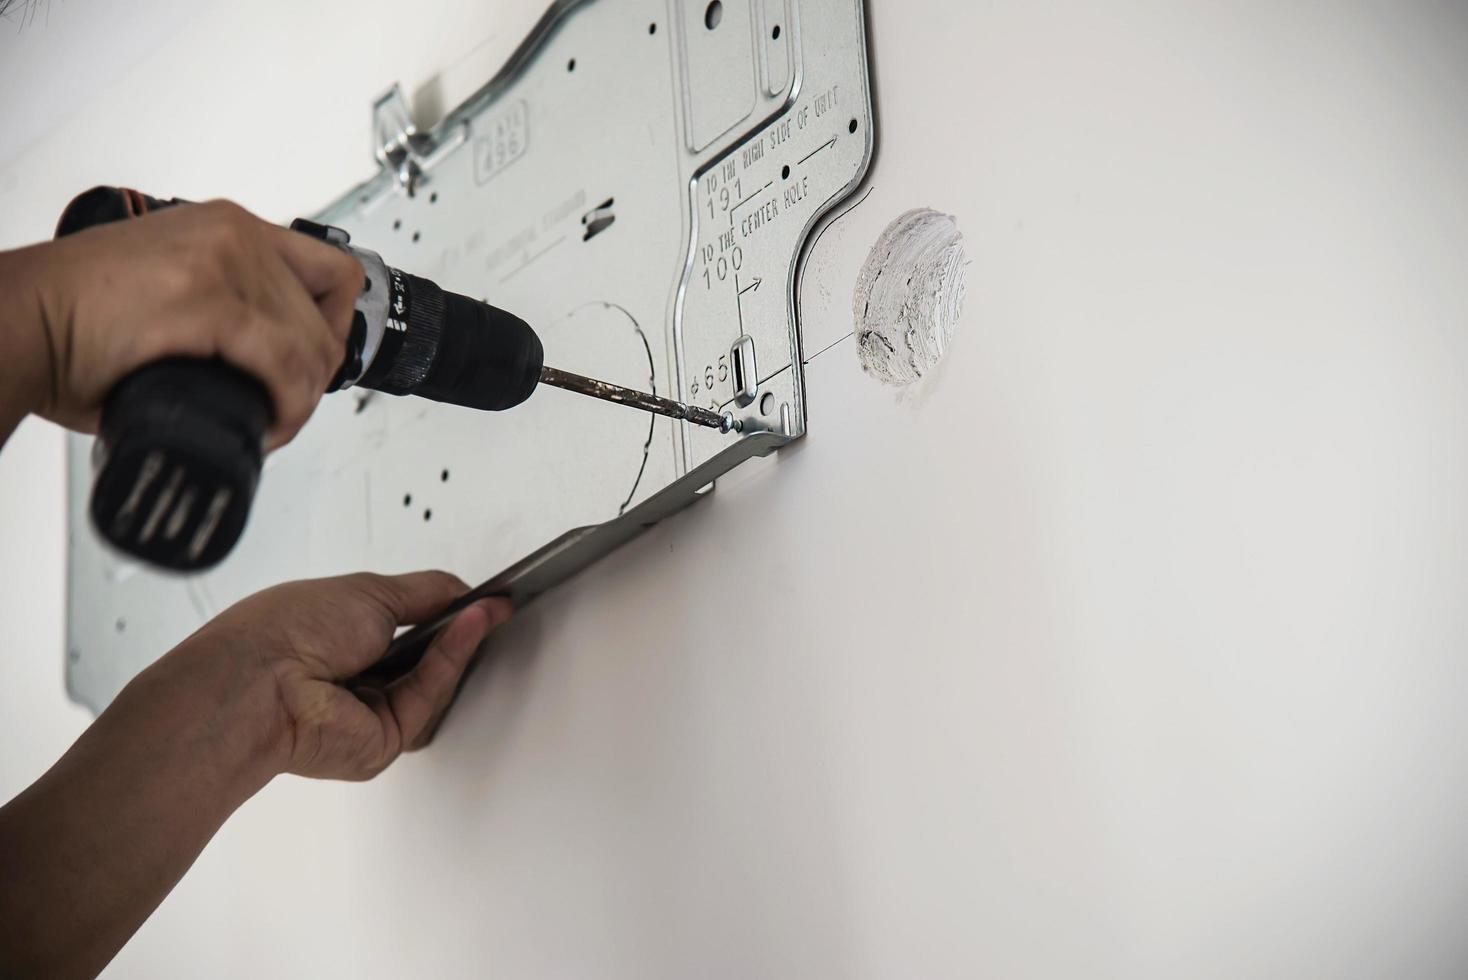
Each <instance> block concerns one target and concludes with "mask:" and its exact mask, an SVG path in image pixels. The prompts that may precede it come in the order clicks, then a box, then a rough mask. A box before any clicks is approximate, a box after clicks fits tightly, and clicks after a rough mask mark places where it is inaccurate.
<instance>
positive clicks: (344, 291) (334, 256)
mask: <svg viewBox="0 0 1468 980" xmlns="http://www.w3.org/2000/svg"><path fill="white" fill-rule="evenodd" d="M267 236H268V241H269V242H270V244H271V247H272V248H274V249H275V251H276V253H277V254H278V255H279V256H280V257H281V258H282V259H283V260H284V261H285V263H286V265H288V266H289V267H290V269H291V271H292V272H293V273H294V274H295V276H296V278H297V279H299V280H300V281H301V284H302V285H304V286H305V287H306V291H307V292H308V293H310V294H311V296H312V298H314V299H315V300H316V302H317V303H318V304H320V305H321V307H322V313H323V314H325V315H326V319H327V322H328V323H330V324H331V326H332V328H333V329H334V330H336V331H337V334H338V336H340V337H341V338H342V339H343V340H345V339H346V336H347V330H348V328H349V327H350V326H351V319H352V318H351V312H352V305H353V303H355V302H356V299H357V294H358V293H360V292H361V291H362V285H363V283H364V282H365V281H366V273H365V272H364V271H363V269H362V263H361V262H358V261H357V259H356V258H355V257H354V256H352V255H350V254H349V253H347V252H344V251H342V250H341V249H339V248H337V247H336V246H335V245H328V244H326V243H325V242H322V241H318V240H317V239H315V238H312V237H311V236H310V235H304V234H302V233H301V232H298V231H291V230H290V229H289V228H281V227H279V226H277V225H271V226H270V229H269V232H268V233H267Z"/></svg>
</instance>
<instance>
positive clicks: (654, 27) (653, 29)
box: [647, 24, 658, 34]
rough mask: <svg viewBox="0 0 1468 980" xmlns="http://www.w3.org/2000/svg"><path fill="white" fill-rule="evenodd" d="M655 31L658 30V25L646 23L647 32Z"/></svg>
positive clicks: (654, 32)
mask: <svg viewBox="0 0 1468 980" xmlns="http://www.w3.org/2000/svg"><path fill="white" fill-rule="evenodd" d="M657 32H658V25H656V24H648V25H647V33H649V34H656V33H657Z"/></svg>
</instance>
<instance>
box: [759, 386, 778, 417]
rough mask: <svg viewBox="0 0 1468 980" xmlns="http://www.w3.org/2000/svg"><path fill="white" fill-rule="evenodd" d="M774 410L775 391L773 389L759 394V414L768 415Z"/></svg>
mask: <svg viewBox="0 0 1468 980" xmlns="http://www.w3.org/2000/svg"><path fill="white" fill-rule="evenodd" d="M774 410H775V393H774V392H773V391H767V392H765V393H764V394H763V395H761V396H760V400H759V413H760V414H761V415H769V414H770V413H771V412H773V411H774Z"/></svg>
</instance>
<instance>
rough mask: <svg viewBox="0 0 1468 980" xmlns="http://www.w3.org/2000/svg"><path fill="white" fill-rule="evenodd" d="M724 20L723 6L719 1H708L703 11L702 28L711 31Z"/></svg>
mask: <svg viewBox="0 0 1468 980" xmlns="http://www.w3.org/2000/svg"><path fill="white" fill-rule="evenodd" d="M723 19H724V5H723V4H722V3H720V2H719V0H709V5H708V6H707V7H705V8H704V11H703V26H704V27H707V28H708V29H709V30H713V29H714V28H715V27H718V26H719V22H720V21H722V20H723Z"/></svg>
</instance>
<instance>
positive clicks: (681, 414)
mask: <svg viewBox="0 0 1468 980" xmlns="http://www.w3.org/2000/svg"><path fill="white" fill-rule="evenodd" d="M540 382H541V384H547V385H551V386H553V387H556V388H564V389H565V390H566V391H574V392H576V393H577V394H581V395H590V396H591V397H592V398H600V399H602V400H603V401H609V402H616V403H617V404H619V405H630V406H632V407H633V408H640V409H642V410H643V411H644V412H654V413H656V414H658V415H666V416H667V417H668V418H670V419H683V420H685V421H688V422H692V423H694V424H695V425H706V426H708V427H709V428H710V429H718V430H719V431H720V432H729V431H730V430H734V431H738V430H739V429H740V428H741V426H740V424H739V421H738V420H737V419H735V418H734V416H733V415H731V414H730V413H728V412H725V413H724V414H722V415H720V414H719V413H718V412H713V411H710V410H709V409H707V408H699V407H698V406H697V405H685V404H683V403H682V402H675V401H673V399H671V398H663V397H661V396H659V395H653V394H649V393H647V392H645V391H635V390H633V389H632V388H623V387H622V386H620V385H614V384H609V383H607V382H605V381H598V380H596V379H595V378H587V377H583V376H582V375H579V374H572V373H571V372H569V371H561V370H558V369H556V368H553V367H542V368H541V369H540Z"/></svg>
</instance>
